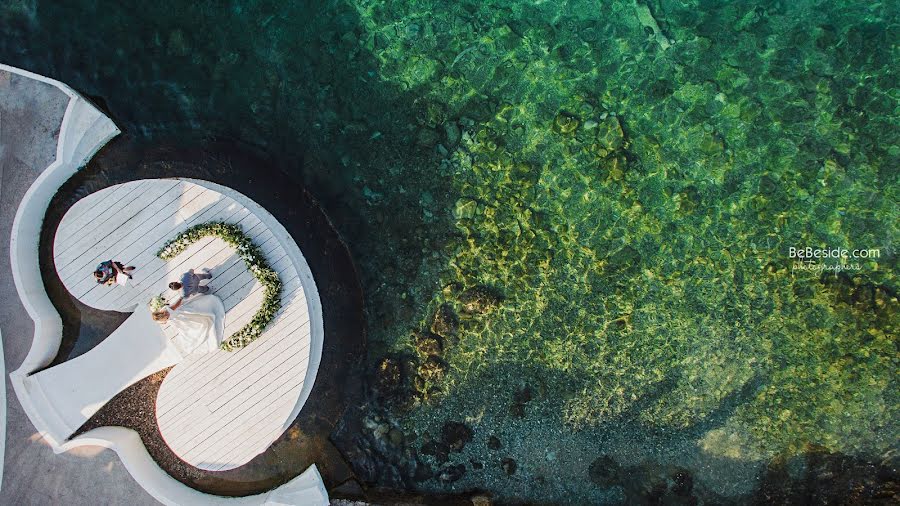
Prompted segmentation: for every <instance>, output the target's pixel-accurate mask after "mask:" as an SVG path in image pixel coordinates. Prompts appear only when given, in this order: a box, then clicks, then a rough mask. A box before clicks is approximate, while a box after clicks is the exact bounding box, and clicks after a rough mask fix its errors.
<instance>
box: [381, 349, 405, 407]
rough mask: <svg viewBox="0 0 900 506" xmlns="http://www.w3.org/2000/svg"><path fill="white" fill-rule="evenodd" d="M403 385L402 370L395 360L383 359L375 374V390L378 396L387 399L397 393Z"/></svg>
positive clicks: (398, 362)
mask: <svg viewBox="0 0 900 506" xmlns="http://www.w3.org/2000/svg"><path fill="white" fill-rule="evenodd" d="M402 384H403V368H402V367H401V365H400V361H399V360H397V359H395V358H384V359H382V360H381V362H380V363H379V364H378V370H377V371H376V374H375V389H376V390H377V392H378V394H379V395H381V396H383V397H387V396H390V395H393V394H394V393H396V392H397V390H398V389H399V388H400V386H401V385H402Z"/></svg>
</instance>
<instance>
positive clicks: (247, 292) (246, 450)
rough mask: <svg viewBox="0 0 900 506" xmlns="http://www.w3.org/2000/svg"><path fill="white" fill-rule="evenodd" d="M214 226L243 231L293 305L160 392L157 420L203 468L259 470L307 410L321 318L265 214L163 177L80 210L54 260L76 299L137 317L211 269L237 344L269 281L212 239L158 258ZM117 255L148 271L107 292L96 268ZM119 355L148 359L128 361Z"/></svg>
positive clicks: (179, 370)
mask: <svg viewBox="0 0 900 506" xmlns="http://www.w3.org/2000/svg"><path fill="white" fill-rule="evenodd" d="M210 221H223V222H227V223H234V224H238V225H240V226H241V228H242V229H243V230H244V233H245V234H247V235H248V236H249V237H251V238H252V240H253V242H254V243H255V244H257V245H258V246H259V247H260V249H261V250H262V252H263V254H264V255H265V256H266V259H267V260H268V261H269V263H270V265H272V266H273V268H275V270H276V271H278V274H279V276H280V277H281V280H282V284H283V291H282V309H281V311H280V312H279V314H278V315H277V316H276V318H275V319H274V321H273V322H272V323H271V324H270V325H269V327H268V328H267V329H266V330H265V331H264V332H263V333H262V335H261V336H260V338H259V339H257V340H256V341H255V342H253V343H252V344H250V345H249V346H247V347H246V348H244V349H241V350H237V351H234V352H225V351H216V352H213V353H204V352H203V351H198V352H196V353H194V354H192V355H188V356H186V357H185V358H184V359H183V360H182V361H181V362H179V363H178V365H176V366H175V368H174V369H172V371H171V372H170V373H169V374H168V375H167V376H166V379H165V380H164V381H163V384H162V386H161V387H160V391H159V396H158V397H157V403H156V416H157V421H158V423H159V429H160V432H161V434H162V436H163V438H164V439H165V440H166V443H167V444H168V445H169V447H170V448H171V449H172V451H173V452H174V453H175V454H176V455H178V456H179V457H180V458H182V459H183V460H184V461H185V462H187V463H189V464H191V465H193V466H195V467H198V468H200V469H204V470H208V471H224V470H228V469H233V468H235V467H239V466H241V465H243V464H245V463H247V462H248V461H249V460H250V459H252V458H253V457H255V456H256V455H258V454H259V453H262V452H263V451H265V449H266V448H267V447H268V446H269V445H270V444H271V443H272V442H273V441H274V440H275V439H276V438H278V437H279V436H280V435H281V434H282V433H283V432H284V430H285V429H286V428H287V426H288V425H289V424H290V422H291V421H293V418H294V417H295V416H296V413H297V412H299V407H298V402H299V399H300V394H301V392H302V391H303V389H304V385H305V383H306V381H307V372H308V366H309V363H310V353H311V349H312V347H311V339H312V334H311V325H310V311H309V307H308V304H307V300H306V294H305V292H304V289H303V285H302V283H301V282H300V277H299V275H298V272H297V269H296V268H295V267H294V262H293V260H292V258H291V256H289V255H288V253H287V251H286V249H285V248H284V247H283V246H282V241H283V239H284V238H281V240H280V239H279V238H278V237H276V235H275V233H273V231H272V230H270V229H269V227H268V226H267V225H266V224H264V223H263V222H262V221H261V220H260V218H259V217H257V215H256V213H255V212H254V211H251V210H250V209H248V208H247V207H244V206H243V205H242V204H240V203H238V202H237V201H235V200H234V199H233V198H231V197H229V196H226V195H224V194H222V193H220V192H218V191H216V190H214V189H211V188H207V187H204V186H201V185H199V184H197V183H194V182H190V181H183V180H175V179H154V180H140V181H132V182H129V183H124V184H120V185H116V186H112V187H110V188H106V189H104V190H101V191H99V192H96V193H93V194H91V195H88V196H87V197H85V198H84V199H82V200H80V201H79V202H77V203H76V204H75V205H74V206H72V208H71V209H70V210H69V211H68V212H67V213H66V215H65V216H64V217H63V219H62V221H61V223H60V226H59V228H58V230H57V233H56V237H55V241H54V251H53V254H54V262H55V264H56V270H57V272H58V273H59V275H60V279H61V280H62V282H63V284H64V285H65V286H66V288H67V289H68V291H69V292H70V293H71V294H72V295H74V296H75V297H77V298H78V299H79V300H80V301H82V302H84V303H85V304H87V305H89V306H92V307H95V308H98V309H105V310H115V311H133V310H135V308H137V313H135V316H132V318H135V317H136V316H137V314H138V313H143V312H144V309H145V306H146V303H147V302H148V301H149V300H150V299H151V298H152V297H153V296H155V295H157V294H159V293H162V292H165V291H166V290H167V288H166V286H167V284H168V282H169V281H172V280H176V279H178V278H179V277H180V275H181V274H182V273H183V272H185V271H187V270H188V269H195V270H200V269H209V270H210V271H211V272H212V274H213V279H212V280H210V282H209V286H211V287H212V291H211V293H213V294H214V295H217V296H218V297H220V298H221V299H222V301H223V303H224V304H225V310H226V316H225V335H226V336H230V335H231V334H233V333H234V332H236V331H237V330H239V329H240V328H241V327H243V326H244V325H245V324H246V323H247V322H249V321H250V319H251V318H252V317H253V315H254V314H256V312H257V310H258V309H259V307H260V304H261V301H262V297H263V287H262V285H261V284H260V283H259V282H258V281H257V280H256V279H255V278H254V277H253V276H252V275H251V274H250V272H249V271H248V270H247V269H246V267H245V264H244V262H243V260H241V259H240V258H239V257H238V256H237V254H236V253H235V251H234V250H233V248H231V247H230V246H228V245H227V244H225V243H224V242H223V241H222V240H221V239H218V238H213V237H207V238H204V239H201V240H200V241H198V242H196V243H194V244H193V245H191V246H189V247H188V248H187V249H186V250H185V251H184V252H183V253H181V254H180V255H178V256H177V257H176V258H174V259H172V260H170V261H168V262H163V261H162V260H160V259H159V258H158V257H157V256H156V253H157V252H158V251H159V249H160V248H161V247H162V246H163V244H165V242H166V241H167V240H169V239H171V238H173V237H175V236H176V235H177V234H178V233H180V232H181V231H183V230H185V229H187V228H188V227H190V226H192V225H196V224H199V223H205V222H210ZM110 259H112V260H116V261H121V262H122V263H124V264H126V265H134V266H136V267H137V269H136V270H135V271H134V272H133V276H134V279H133V281H132V282H129V283H128V284H126V285H124V286H121V285H113V286H105V285H98V284H97V283H96V282H95V281H94V279H93V276H92V275H91V274H92V272H93V270H94V267H95V266H96V265H97V264H98V263H99V262H100V261H103V260H110ZM130 320H131V318H129V321H130ZM126 324H127V322H126ZM123 327H125V325H123ZM163 331H164V332H165V333H166V335H167V336H168V337H170V338H171V337H174V335H175V333H176V330H175V328H174V326H172V325H169V324H166V325H164V326H163ZM116 333H118V331H117V332H116ZM140 338H144V336H140ZM98 348H99V347H98ZM178 351H179V352H181V351H182V350H178ZM91 353H94V351H93V350H92V351H91V352H89V353H88V355H90V354H91ZM107 358H108V359H109V360H123V361H130V362H135V361H136V359H135V358H134V357H130V356H127V355H126V356H121V357H107ZM53 369H56V368H53ZM51 370H52V369H51ZM150 372H153V371H150ZM138 379H139V378H138ZM126 386H127V385H126ZM123 388H124V387H123ZM114 393H115V392H114ZM295 408H296V409H295ZM292 414H293V416H292Z"/></svg>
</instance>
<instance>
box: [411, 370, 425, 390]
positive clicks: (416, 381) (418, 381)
mask: <svg viewBox="0 0 900 506" xmlns="http://www.w3.org/2000/svg"><path fill="white" fill-rule="evenodd" d="M413 388H414V389H415V390H416V392H419V393H424V392H425V378H423V377H422V376H419V375H418V374H417V375H416V377H415V378H413Z"/></svg>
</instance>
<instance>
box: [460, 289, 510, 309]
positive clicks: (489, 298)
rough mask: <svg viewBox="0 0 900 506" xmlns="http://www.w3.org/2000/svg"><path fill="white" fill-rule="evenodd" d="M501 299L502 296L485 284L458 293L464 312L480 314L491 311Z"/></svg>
mask: <svg viewBox="0 0 900 506" xmlns="http://www.w3.org/2000/svg"><path fill="white" fill-rule="evenodd" d="M502 301H503V296H502V295H501V294H499V293H497V292H496V291H495V290H493V289H491V288H488V287H486V286H476V287H474V288H469V289H468V290H466V291H464V292H463V293H461V294H460V295H459V302H460V303H461V304H462V306H463V307H462V311H463V313H464V314H467V315H473V314H482V313H488V312H490V311H492V310H493V309H494V308H496V307H497V306H499V305H500V303H501V302H502Z"/></svg>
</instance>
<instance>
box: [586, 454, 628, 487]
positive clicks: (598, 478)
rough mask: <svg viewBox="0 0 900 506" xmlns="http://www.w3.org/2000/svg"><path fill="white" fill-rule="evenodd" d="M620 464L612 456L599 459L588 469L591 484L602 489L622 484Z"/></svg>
mask: <svg viewBox="0 0 900 506" xmlns="http://www.w3.org/2000/svg"><path fill="white" fill-rule="evenodd" d="M620 474H621V473H620V469H619V464H617V463H616V461H615V460H613V459H612V458H611V457H610V456H608V455H604V456H602V457H598V458H597V459H595V460H594V461H593V462H591V466H590V467H589V468H588V476H589V477H590V479H591V483H593V484H595V485H600V486H601V487H612V486H614V485H618V484H619V483H620V482H621V477H620Z"/></svg>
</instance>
